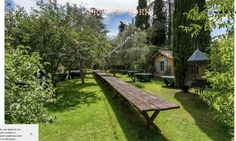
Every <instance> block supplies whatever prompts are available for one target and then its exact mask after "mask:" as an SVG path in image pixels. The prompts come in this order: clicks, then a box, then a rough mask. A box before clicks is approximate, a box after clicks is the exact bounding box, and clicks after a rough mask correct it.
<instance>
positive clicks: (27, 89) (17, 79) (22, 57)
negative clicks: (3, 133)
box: [5, 44, 54, 124]
mask: <svg viewBox="0 0 236 141" xmlns="http://www.w3.org/2000/svg"><path fill="white" fill-rule="evenodd" d="M5 49H6V54H5V60H6V63H5V122H6V123H8V124H9V123H10V124H13V123H28V124H29V123H30V124H32V123H42V122H51V121H53V118H52V117H51V116H49V115H48V114H47V112H46V109H45V105H46V104H48V103H51V102H53V101H54V99H53V94H54V89H53V86H52V84H51V83H50V82H49V81H43V82H42V83H40V80H39V79H37V78H36V77H35V75H34V74H35V72H37V71H38V70H39V69H40V70H43V65H42V64H41V63H40V61H41V58H40V56H39V54H38V53H36V52H33V53H29V52H28V51H29V49H30V48H28V47H24V46H17V47H16V49H14V48H13V47H11V46H9V44H7V45H6V48H5ZM41 81H42V80H41Z"/></svg>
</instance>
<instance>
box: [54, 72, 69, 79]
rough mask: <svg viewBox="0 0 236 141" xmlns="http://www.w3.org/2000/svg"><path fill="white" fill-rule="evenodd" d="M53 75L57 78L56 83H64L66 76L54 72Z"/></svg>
mask: <svg viewBox="0 0 236 141" xmlns="http://www.w3.org/2000/svg"><path fill="white" fill-rule="evenodd" d="M55 75H56V76H57V81H64V80H65V79H66V76H67V74H66V73H61V72H56V73H55Z"/></svg>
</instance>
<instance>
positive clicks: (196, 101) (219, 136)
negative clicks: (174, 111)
mask: <svg viewBox="0 0 236 141" xmlns="http://www.w3.org/2000/svg"><path fill="white" fill-rule="evenodd" d="M175 98H176V99H177V100H178V101H179V102H180V103H181V104H182V107H183V108H184V109H185V110H186V111H188V112H189V113H190V114H191V116H192V117H193V118H194V120H195V122H196V124H197V126H198V127H199V128H200V129H201V130H202V131H203V132H204V133H206V134H207V135H208V136H209V137H210V138H211V139H212V140H214V141H230V140H231V138H232V137H231V136H230V134H229V133H228V130H227V128H226V127H225V126H224V125H223V124H221V123H219V122H217V121H215V120H214V116H215V115H214V113H216V110H214V109H210V108H209V106H208V105H207V104H206V103H204V102H202V100H201V99H200V98H199V96H198V95H196V94H194V93H184V92H177V93H175Z"/></svg>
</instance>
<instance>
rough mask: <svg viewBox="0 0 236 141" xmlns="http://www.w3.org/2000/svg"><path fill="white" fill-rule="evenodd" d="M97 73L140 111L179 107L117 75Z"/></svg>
mask: <svg viewBox="0 0 236 141" xmlns="http://www.w3.org/2000/svg"><path fill="white" fill-rule="evenodd" d="M97 75H98V76H99V77H101V78H102V79H103V80H104V81H105V82H106V83H108V84H109V85H110V86H111V87H112V88H113V89H115V90H116V91H117V92H118V93H119V94H120V95H122V97H124V98H125V99H127V100H128V101H129V102H130V103H132V104H133V105H134V106H135V107H136V108H137V109H138V110H140V111H157V110H167V109H175V108H179V106H177V105H175V104H173V103H170V102H168V101H166V100H164V99H162V98H160V97H158V96H153V95H151V94H150V93H147V92H145V91H143V90H141V89H139V88H137V87H136V86H133V85H131V84H129V83H127V82H124V81H121V80H119V79H117V78H115V77H112V76H108V75H107V74H105V73H97Z"/></svg>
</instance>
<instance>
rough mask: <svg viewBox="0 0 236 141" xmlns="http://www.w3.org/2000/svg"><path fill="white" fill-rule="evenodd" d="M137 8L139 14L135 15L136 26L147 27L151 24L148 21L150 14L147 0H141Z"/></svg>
mask: <svg viewBox="0 0 236 141" xmlns="http://www.w3.org/2000/svg"><path fill="white" fill-rule="evenodd" d="M137 10H138V14H137V15H136V17H135V26H136V27H137V28H140V29H147V28H148V27H149V26H150V24H149V22H148V20H149V17H150V16H149V14H148V9H147V1H146V0H139V1H138V7H137Z"/></svg>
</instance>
